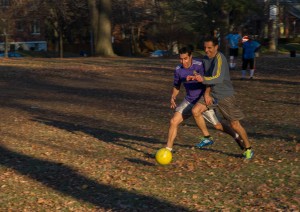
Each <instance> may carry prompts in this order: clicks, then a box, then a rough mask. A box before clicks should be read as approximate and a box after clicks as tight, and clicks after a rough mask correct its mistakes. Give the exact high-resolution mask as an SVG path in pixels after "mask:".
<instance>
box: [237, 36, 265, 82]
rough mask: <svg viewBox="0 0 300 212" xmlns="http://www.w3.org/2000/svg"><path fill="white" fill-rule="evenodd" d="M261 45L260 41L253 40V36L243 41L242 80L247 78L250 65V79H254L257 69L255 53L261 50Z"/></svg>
mask: <svg viewBox="0 0 300 212" xmlns="http://www.w3.org/2000/svg"><path fill="white" fill-rule="evenodd" d="M260 46H261V45H260V43H259V42H257V41H255V40H253V37H252V36H248V40H247V41H245V42H243V65H242V78H241V79H242V80H243V79H245V78H246V72H247V67H248V65H249V68H250V79H253V76H254V70H255V69H254V65H255V53H256V52H257V51H258V50H259V48H260Z"/></svg>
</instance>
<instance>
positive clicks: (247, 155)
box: [243, 149, 254, 159]
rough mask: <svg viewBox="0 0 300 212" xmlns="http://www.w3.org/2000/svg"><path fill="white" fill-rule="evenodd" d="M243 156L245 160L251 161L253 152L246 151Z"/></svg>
mask: <svg viewBox="0 0 300 212" xmlns="http://www.w3.org/2000/svg"><path fill="white" fill-rule="evenodd" d="M243 155H244V157H245V158H246V159H251V158H252V157H253V155H254V152H253V151H252V150H251V149H247V150H246V151H245V152H244V153H243Z"/></svg>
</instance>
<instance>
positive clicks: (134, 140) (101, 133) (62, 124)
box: [33, 117, 186, 157]
mask: <svg viewBox="0 0 300 212" xmlns="http://www.w3.org/2000/svg"><path fill="white" fill-rule="evenodd" d="M33 121H36V122H40V123H42V124H46V125H49V126H53V127H56V128H59V129H63V130H66V131H69V132H78V131H80V132H83V133H86V134H88V135H91V136H93V137H94V138H97V139H99V140H101V141H104V142H108V143H113V144H115V145H118V146H122V147H125V148H128V149H131V150H134V151H136V152H140V153H143V154H145V156H147V157H151V154H149V153H147V152H144V151H143V150H140V149H137V148H134V147H133V145H135V144H137V145H139V146H144V147H147V148H152V149H153V150H154V147H153V146H149V145H147V144H151V145H153V144H162V145H163V144H165V143H163V142H161V141H159V140H158V139H154V138H148V137H143V136H136V135H129V134H125V133H120V132H116V131H113V130H107V129H101V128H95V127H90V126H85V125H81V124H75V123H70V122H66V121H58V120H53V119H48V118H43V117H36V118H35V119H33ZM178 145H179V146H183V147H184V146H186V145H181V144H178Z"/></svg>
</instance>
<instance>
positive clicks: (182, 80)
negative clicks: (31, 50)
mask: <svg viewBox="0 0 300 212" xmlns="http://www.w3.org/2000/svg"><path fill="white" fill-rule="evenodd" d="M192 50H193V49H192V48H191V47H183V48H181V49H180V50H179V57H180V63H181V64H180V65H178V66H177V67H176V70H175V72H174V87H173V91H172V96H171V101H170V103H171V106H170V107H171V108H172V109H175V113H174V115H173V117H172V118H171V120H170V126H169V133H168V141H167V147H166V149H168V150H170V151H172V149H173V144H174V140H175V138H176V136H177V131H178V127H179V125H180V123H181V122H183V121H184V120H185V119H187V118H189V117H190V116H192V108H193V107H194V105H195V103H196V102H197V101H198V100H199V99H200V97H201V96H203V94H204V92H205V88H206V86H205V85H203V84H202V83H199V82H198V81H196V80H194V81H192V80H190V81H187V80H186V78H187V76H196V75H199V76H200V75H202V76H203V75H204V66H203V62H202V61H200V60H196V59H193V56H192ZM182 84H183V85H184V87H185V90H186V96H185V98H184V100H183V101H182V102H181V103H180V104H179V105H178V106H177V105H176V102H175V100H176V97H177V95H178V94H179V91H180V86H181V85H182ZM206 93H209V90H207V91H206ZM202 116H203V117H204V118H205V119H206V120H207V121H208V122H210V123H211V124H213V125H214V127H215V128H216V129H218V128H222V129H225V130H224V131H226V132H227V133H228V134H229V135H231V136H232V137H233V138H235V137H236V133H235V132H234V131H233V130H232V129H231V128H230V127H229V126H228V125H225V124H223V123H222V124H221V123H220V122H219V120H218V119H217V117H216V114H215V112H214V110H207V111H205V112H203V113H202V114H201V117H202ZM203 117H202V118H203ZM236 142H238V144H239V145H240V147H241V148H243V144H242V143H241V141H239V140H237V139H236Z"/></svg>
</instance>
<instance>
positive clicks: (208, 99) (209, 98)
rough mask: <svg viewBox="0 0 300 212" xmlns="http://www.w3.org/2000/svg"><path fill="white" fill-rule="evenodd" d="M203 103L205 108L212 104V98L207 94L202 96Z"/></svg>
mask: <svg viewBox="0 0 300 212" xmlns="http://www.w3.org/2000/svg"><path fill="white" fill-rule="evenodd" d="M204 101H205V104H206V105H207V106H208V105H212V104H213V98H212V97H211V96H210V95H209V94H204Z"/></svg>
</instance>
